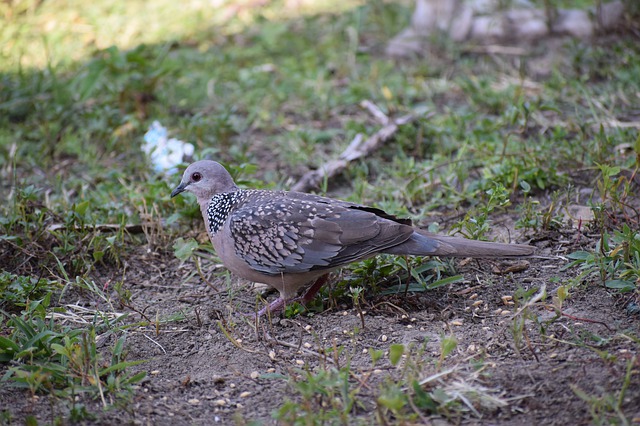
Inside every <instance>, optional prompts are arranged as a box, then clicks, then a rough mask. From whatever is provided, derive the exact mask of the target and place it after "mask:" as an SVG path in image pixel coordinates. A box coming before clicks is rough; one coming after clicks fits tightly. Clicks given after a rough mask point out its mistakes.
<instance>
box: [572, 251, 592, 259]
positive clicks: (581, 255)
mask: <svg viewBox="0 0 640 426" xmlns="http://www.w3.org/2000/svg"><path fill="white" fill-rule="evenodd" d="M567 257H568V258H569V259H574V260H588V259H590V258H593V253H590V252H588V251H583V250H579V251H574V252H573V253H571V254H569V255H567Z"/></svg>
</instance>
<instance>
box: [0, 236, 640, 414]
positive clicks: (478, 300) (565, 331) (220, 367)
mask: <svg viewBox="0 0 640 426" xmlns="http://www.w3.org/2000/svg"><path fill="white" fill-rule="evenodd" d="M592 242H593V241H592V240H590V239H589V238H588V237H586V236H584V235H582V234H581V233H580V232H578V231H577V230H566V231H565V232H564V233H563V234H561V233H556V234H548V235H544V236H538V239H537V241H534V242H533V243H534V244H536V245H537V246H538V247H539V249H538V252H537V257H535V258H531V259H528V260H525V261H523V260H517V261H515V260H514V261H506V262H497V261H488V260H479V261H476V260H473V261H470V260H462V261H458V260H456V261H455V262H454V265H455V268H456V270H457V272H458V273H461V274H463V275H464V281H463V282H458V283H454V284H450V285H448V286H445V287H440V288H437V289H435V290H432V291H426V292H420V293H408V294H406V295H404V294H400V295H387V296H376V295H372V294H367V295H366V297H365V300H364V301H363V302H362V303H361V304H360V310H359V309H357V308H355V307H354V306H353V304H352V303H351V302H349V301H347V300H345V301H338V302H337V303H335V302H334V303H333V304H334V306H330V305H331V304H332V301H331V299H329V300H325V306H326V310H324V311H322V312H317V313H314V314H312V315H307V314H302V315H298V316H295V317H294V318H292V319H285V318H282V317H274V318H272V319H271V321H269V319H268V318H267V319H263V320H262V321H261V322H259V323H258V324H256V323H255V322H252V320H250V319H248V318H247V317H244V316H242V315H241V314H240V313H241V312H251V311H253V310H254V308H255V306H256V291H255V289H252V288H250V286H248V285H244V286H242V285H241V286H240V287H238V284H241V283H238V282H237V281H236V280H234V279H233V278H231V283H233V284H234V285H233V286H232V287H230V288H231V290H224V291H217V290H215V289H214V288H213V287H212V286H209V285H206V284H204V283H203V279H202V278H201V277H200V276H199V275H197V274H196V275H194V273H193V272H194V270H195V269H196V268H195V265H194V262H193V261H187V262H185V263H181V262H180V261H179V260H177V259H176V258H175V256H174V255H173V254H172V253H168V252H153V251H151V252H149V250H147V249H146V248H144V247H142V248H140V247H139V248H138V249H137V251H136V253H134V254H133V255H132V256H130V257H129V258H128V259H127V267H126V268H125V270H124V276H123V280H124V282H125V283H126V286H127V288H128V289H129V290H130V291H131V292H132V298H131V304H130V305H129V307H124V306H120V311H121V312H126V313H128V314H129V315H130V317H129V318H130V320H131V321H132V322H133V320H134V319H140V320H145V319H150V320H151V321H152V322H154V321H155V319H156V318H160V319H162V318H167V317H169V316H172V315H174V316H175V314H176V313H183V314H184V315H185V318H184V319H183V320H178V321H168V322H166V323H164V324H160V325H159V326H158V327H156V326H155V325H154V326H148V327H139V328H136V329H130V330H129V332H128V337H127V351H128V355H127V360H129V361H132V360H145V363H144V364H142V365H140V366H138V367H136V368H137V369H140V370H144V371H146V372H147V373H148V375H147V377H146V379H144V381H143V382H142V383H141V384H140V385H139V386H138V387H137V388H136V391H135V393H134V396H133V402H132V403H130V404H128V405H126V406H125V407H123V408H113V407H112V408H111V409H110V410H108V411H106V412H103V411H101V410H100V407H99V403H98V401H94V402H91V403H89V408H91V409H93V410H95V412H97V413H98V414H97V416H96V418H95V419H93V420H90V421H88V420H87V421H84V423H86V424H112V423H113V422H114V419H115V418H117V419H119V421H118V422H119V423H121V424H157V425H174V424H175V425H180V424H195V425H206V424H231V423H238V424H244V423H245V422H246V421H249V420H254V421H256V422H257V423H258V424H276V421H275V420H274V419H273V413H274V410H277V409H278V408H279V407H281V406H282V405H283V403H284V402H285V401H287V400H293V401H297V402H301V401H302V399H301V396H300V393H296V392H294V390H295V385H294V384H293V382H292V380H291V379H289V380H287V379H286V378H287V377H300V376H301V374H303V371H304V370H308V371H310V372H318V371H320V370H322V369H329V368H332V367H336V368H339V367H341V366H345V365H346V364H347V363H349V365H350V370H351V379H350V380H351V383H352V386H353V388H354V389H355V384H356V383H357V382H356V381H357V380H361V381H364V382H366V383H367V386H366V387H363V388H362V390H361V392H360V393H358V396H357V398H358V402H359V404H358V405H356V406H355V408H354V409H353V410H351V412H350V414H349V423H351V424H360V423H361V424H367V423H370V422H372V421H377V420H376V419H377V417H376V415H375V414H373V413H375V411H376V397H377V395H379V391H378V389H379V386H381V385H382V384H383V382H385V380H389V379H390V378H391V379H394V380H402V377H406V376H402V374H403V373H402V369H401V368H399V367H393V366H392V365H391V364H390V362H389V360H388V358H387V357H386V356H383V358H382V359H381V361H379V362H378V364H377V365H376V366H373V365H372V361H371V356H370V354H369V353H368V349H370V348H373V349H380V350H383V351H388V350H389V348H390V345H392V344H403V345H405V348H407V349H408V348H412V350H411V354H410V357H411V359H413V360H414V364H415V365H419V370H420V371H418V373H417V375H418V376H419V377H418V378H420V379H422V378H426V377H429V376H432V375H434V374H437V373H439V372H448V373H447V374H443V375H442V377H440V378H438V379H436V380H434V381H433V382H430V384H427V385H426V387H425V389H426V390H429V391H431V390H433V389H435V388H442V389H454V388H456V387H458V388H460V387H462V388H467V389H469V388H475V389H478V390H480V389H482V390H484V391H483V392H484V393H485V394H486V396H487V398H488V396H491V397H495V398H496V399H497V400H499V402H498V403H495V404H488V403H484V404H483V403H481V402H480V400H479V399H475V400H474V399H473V398H472V395H473V393H471V394H468V398H469V400H470V403H469V404H470V405H471V406H473V409H470V408H468V407H467V406H466V405H465V404H464V403H462V404H460V405H458V406H457V407H458V409H456V410H449V412H448V413H444V414H446V415H441V416H439V415H435V414H432V415H429V414H425V413H422V416H423V417H422V419H418V423H421V422H435V423H437V424H440V423H442V422H444V423H447V422H453V423H464V424H499V425H509V424H558V425H560V424H562V425H566V424H589V423H590V422H591V420H592V418H593V417H592V412H591V411H590V407H591V408H593V407H594V406H596V405H597V404H595V403H592V404H588V403H587V402H585V401H584V400H583V399H581V398H580V397H579V396H578V395H577V393H576V392H580V390H582V391H583V392H585V393H586V394H588V395H590V396H592V397H594V398H595V399H594V401H595V400H598V399H600V400H601V399H603V398H605V397H606V396H605V395H609V396H611V397H613V398H614V399H615V398H617V396H618V395H619V393H620V392H621V390H622V389H623V386H625V385H624V383H625V375H626V374H627V365H628V363H629V362H630V360H631V359H632V358H634V357H635V358H634V359H635V364H633V365H632V369H633V370H632V376H631V380H630V381H628V382H627V386H628V387H627V388H626V391H625V394H624V400H623V403H622V409H623V412H624V413H625V415H627V416H630V418H631V419H632V421H633V422H640V380H639V379H638V368H639V367H640V365H639V363H638V358H637V353H636V350H637V347H638V345H637V342H636V343H634V342H633V341H632V340H631V338H630V337H627V336H636V338H637V336H638V335H640V323H639V318H638V315H637V314H636V315H630V314H627V312H626V311H625V306H626V303H627V302H628V297H625V296H622V295H620V294H618V293H613V292H610V291H607V290H606V289H605V288H603V287H602V286H601V285H598V284H597V283H583V284H579V285H577V286H575V287H574V288H572V289H571V290H570V296H569V297H568V298H567V300H565V302H564V304H563V305H562V314H563V315H562V316H560V317H557V315H556V312H555V311H554V310H553V309H552V308H551V304H552V300H551V297H552V296H553V295H555V294H556V290H557V288H558V287H559V286H560V285H561V284H567V283H568V282H569V281H570V280H571V279H572V278H574V276H575V275H576V271H574V270H570V269H569V270H563V269H562V267H563V266H564V265H566V263H567V261H566V259H565V258H564V257H563V255H565V254H567V253H568V252H572V251H574V250H576V249H577V248H578V247H577V246H578V245H588V244H591V243H592ZM514 265H515V266H516V267H514V268H513V270H514V271H515V272H508V273H502V271H505V269H506V268H508V267H510V266H511V267H513V266H514ZM218 266H219V265H215V264H214V263H212V262H202V267H203V269H204V270H206V271H210V272H209V276H208V277H205V278H206V279H207V280H208V281H210V283H211V284H215V285H216V286H218V287H219V288H221V289H224V288H225V282H228V281H229V279H228V275H227V274H225V273H224V272H221V271H220V268H218ZM122 272H123V271H122V269H115V268H114V269H110V268H105V269H104V270H102V271H100V276H98V277H96V278H97V279H98V280H99V282H105V283H108V282H110V281H109V280H113V279H114V277H116V276H121V274H122ZM118 274H120V275H118ZM337 278H338V277H335V279H337ZM334 281H335V280H334ZM245 284H246V283H245ZM543 286H546V294H547V296H548V297H547V298H546V299H542V300H541V301H540V302H537V303H534V304H532V305H531V306H529V307H528V308H527V313H528V315H527V316H526V321H524V329H525V332H524V333H523V334H520V336H522V338H521V339H520V340H521V341H522V343H521V344H519V345H518V344H516V337H517V336H518V334H517V333H514V332H513V324H514V323H516V322H517V321H518V319H523V318H525V316H524V315H525V313H523V312H522V311H521V310H520V309H521V308H522V306H520V307H519V306H517V305H515V304H513V301H514V299H512V298H511V297H513V296H514V295H515V294H516V292H517V291H518V289H520V290H522V289H524V290H530V289H531V290H532V295H535V293H537V292H538V291H539V289H540V288H541V287H543ZM86 296H87V295H84V299H83V295H82V294H78V295H72V296H71V295H70V297H77V298H78V299H77V300H80V301H81V303H82V304H84V305H86V306H96V301H92V300H87V297H86ZM272 297H273V296H267V298H272ZM114 300H116V298H115V293H114ZM360 312H362V316H361V315H360ZM363 322H364V327H363ZM450 335H453V336H455V339H456V341H457V347H456V348H455V350H454V351H453V352H452V353H451V354H449V355H448V356H447V357H446V358H445V359H444V361H443V362H442V364H441V365H438V360H439V359H440V354H441V349H440V344H441V343H440V342H441V340H442V338H443V337H444V336H450ZM113 338H114V337H113V336H111V337H108V338H106V339H102V340H101V339H99V341H100V343H101V345H102V346H103V347H111V345H112V344H113V341H112V340H111V339H113ZM335 347H341V348H342V349H343V350H342V351H341V352H340V354H339V355H338V356H336V355H335V354H334V353H331V350H330V349H331V348H335ZM327 348H329V349H328V350H326V349H327ZM420 348H422V349H423V350H422V351H420V350H419V349H420ZM405 363H407V361H406V360H405ZM401 364H402V363H401ZM474 365H475V367H474ZM478 366H481V368H480V372H478V368H479V367H478ZM0 400H1V401H2V406H3V410H7V409H8V411H9V412H10V413H11V417H12V419H13V420H14V421H15V424H22V423H23V421H24V418H25V416H26V415H28V414H31V415H33V416H35V418H37V419H38V422H39V423H53V422H54V419H55V418H56V417H59V416H61V415H62V416H64V417H66V416H65V415H64V411H65V410H66V409H67V408H64V405H60V404H55V403H52V401H53V399H52V398H51V397H49V396H47V395H38V396H36V398H32V397H31V396H30V395H29V394H28V392H27V391H22V390H16V389H10V388H6V387H5V388H3V389H2V390H1V391H0ZM315 403H317V404H318V405H317V406H316V407H312V409H318V410H319V409H320V408H321V407H322V403H323V402H322V398H320V397H318V399H317V400H316V402H315ZM324 403H325V405H326V403H327V402H326V400H325V401H324ZM410 411H411V410H410V408H408V412H410ZM612 413H613V412H612V411H608V412H607V411H605V413H603V414H598V415H602V416H603V417H602V419H603V421H604V422H606V423H608V422H610V421H612V422H615V421H617V420H616V417H615V413H613V414H612ZM596 414H597V413H596ZM387 420H389V421H391V422H393V416H390V415H387ZM438 422H440V423H438ZM444 423H442V424H444Z"/></svg>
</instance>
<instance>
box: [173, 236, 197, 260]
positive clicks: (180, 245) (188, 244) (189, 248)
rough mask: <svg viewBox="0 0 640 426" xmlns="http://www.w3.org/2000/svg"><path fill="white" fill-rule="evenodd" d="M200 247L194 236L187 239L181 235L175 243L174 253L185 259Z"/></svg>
mask: <svg viewBox="0 0 640 426" xmlns="http://www.w3.org/2000/svg"><path fill="white" fill-rule="evenodd" d="M197 247H198V242H197V241H196V240H194V239H193V238H190V239H189V240H187V241H185V240H184V238H182V237H180V238H178V240H177V241H176V242H175V243H174V244H173V254H174V255H175V256H176V257H177V258H178V259H180V260H182V261H185V260H187V259H188V258H189V257H191V255H192V254H193V251H194V250H195V249H196V248H197Z"/></svg>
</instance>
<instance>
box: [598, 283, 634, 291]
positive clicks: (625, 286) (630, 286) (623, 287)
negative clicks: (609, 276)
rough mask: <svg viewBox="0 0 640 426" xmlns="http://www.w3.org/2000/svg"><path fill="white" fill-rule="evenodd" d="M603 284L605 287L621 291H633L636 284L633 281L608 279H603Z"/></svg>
mask: <svg viewBox="0 0 640 426" xmlns="http://www.w3.org/2000/svg"><path fill="white" fill-rule="evenodd" d="M604 285H605V287H607V288H613V289H616V290H620V291H621V292H623V293H626V292H628V291H633V290H635V288H636V285H635V283H634V282H633V281H625V280H608V281H605V283H604Z"/></svg>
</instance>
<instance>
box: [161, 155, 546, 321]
mask: <svg viewBox="0 0 640 426" xmlns="http://www.w3.org/2000/svg"><path fill="white" fill-rule="evenodd" d="M183 192H190V193H192V194H194V195H195V197H196V199H197V202H198V204H199V205H200V211H201V212H202V217H203V219H204V224H205V227H206V229H207V233H208V234H209V238H210V239H211V243H212V244H213V247H214V249H215V251H216V254H217V255H218V257H219V258H220V260H221V261H222V263H223V264H224V266H225V267H226V268H227V269H228V270H229V271H230V272H231V273H233V274H235V275H236V276H238V277H241V278H244V279H246V280H249V281H253V282H258V283H263V284H266V285H268V286H270V287H272V288H274V289H276V290H277V291H278V292H279V297H278V298H277V299H276V300H274V301H273V302H271V303H270V304H268V305H267V306H265V307H263V308H262V309H260V310H259V311H258V312H257V315H258V316H262V315H264V314H265V313H267V312H270V313H276V312H278V311H281V310H283V309H284V308H285V306H286V305H287V304H291V303H293V302H296V301H297V302H302V303H303V304H304V303H307V302H309V301H311V300H312V299H313V298H314V296H315V295H316V293H317V292H318V291H319V290H320V288H321V287H322V286H323V285H324V284H325V283H326V282H327V280H328V277H329V273H330V272H332V271H335V270H336V269H338V268H340V267H342V266H345V265H347V264H350V263H352V262H356V261H359V260H363V259H367V258H370V257H373V256H375V255H377V254H379V253H387V254H392V255H411V256H449V257H475V258H488V257H493V258H496V257H505V258H508V257H525V256H530V255H532V254H533V252H534V247H533V246H529V245H524V244H506V243H495V242H487V241H476V240H469V239H466V238H461V237H453V236H444V235H439V234H434V233H429V232H426V231H423V230H422V229H420V228H417V227H414V226H413V225H412V222H411V220H410V219H402V218H398V217H396V216H393V215H391V214H388V213H386V212H384V211H383V210H381V209H378V208H375V207H369V206H365V205H360V204H357V203H351V202H348V201H341V200H337V199H333V198H328V197H323V196H319V195H314V194H308V193H303V192H295V191H284V190H265V189H241V188H240V187H238V186H237V185H236V183H235V182H234V180H233V178H232V177H231V174H230V173H229V172H228V171H227V170H226V169H225V168H224V166H222V165H221V164H220V163H218V162H215V161H212V160H200V161H196V162H194V163H192V164H190V165H189V166H188V167H187V168H186V169H185V171H184V174H183V175H182V179H181V181H180V184H179V185H178V186H177V187H175V189H174V190H173V191H172V192H171V198H173V197H175V196H176V195H178V194H180V193H183ZM299 293H301V296H298V294H299Z"/></svg>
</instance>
